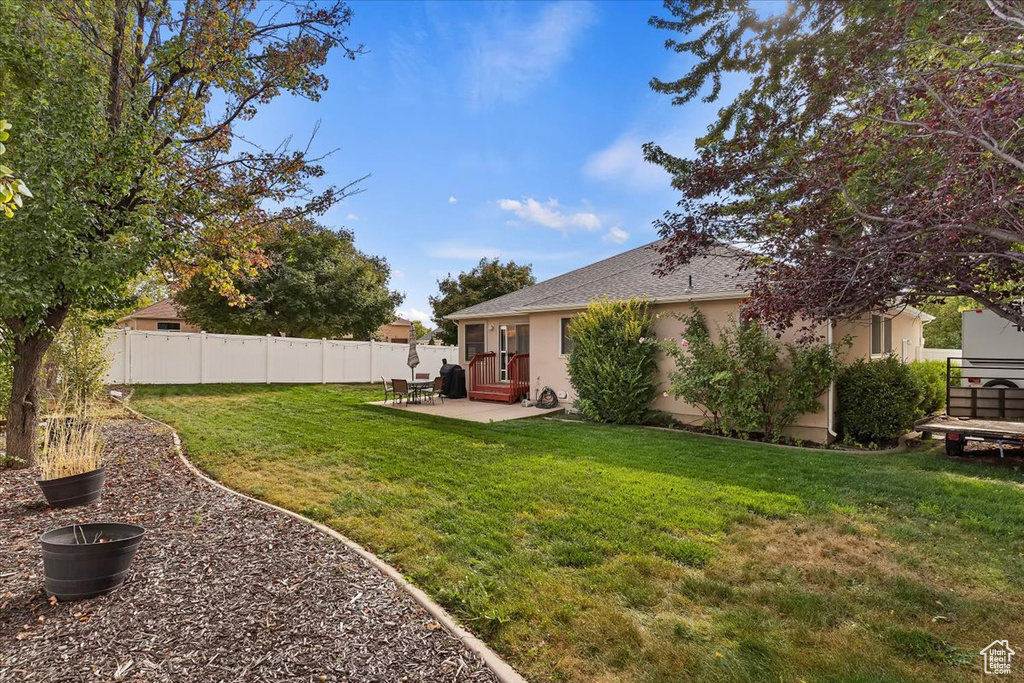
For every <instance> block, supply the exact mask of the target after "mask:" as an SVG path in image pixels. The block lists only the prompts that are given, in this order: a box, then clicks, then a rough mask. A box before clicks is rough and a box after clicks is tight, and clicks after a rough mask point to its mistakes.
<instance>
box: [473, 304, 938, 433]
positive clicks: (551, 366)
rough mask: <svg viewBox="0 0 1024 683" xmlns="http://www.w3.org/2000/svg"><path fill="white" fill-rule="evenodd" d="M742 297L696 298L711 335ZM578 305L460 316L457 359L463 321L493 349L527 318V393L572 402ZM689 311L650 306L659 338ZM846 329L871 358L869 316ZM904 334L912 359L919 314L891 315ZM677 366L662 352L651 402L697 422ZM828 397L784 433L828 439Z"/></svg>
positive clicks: (672, 334)
mask: <svg viewBox="0 0 1024 683" xmlns="http://www.w3.org/2000/svg"><path fill="white" fill-rule="evenodd" d="M741 301H742V300H741V299H731V300H716V301H697V302H695V303H696V304H697V306H698V308H700V310H701V311H702V312H703V313H704V316H705V317H706V318H707V321H708V327H709V329H710V331H711V335H712V337H713V338H716V339H717V337H718V332H719V330H720V329H721V328H722V327H724V326H726V325H728V324H729V319H730V316H731V317H733V318H735V317H736V316H738V315H739V304H740V302H741ZM579 310H581V309H577V310H571V311H555V312H547V313H534V314H532V315H530V316H515V317H502V318H488V319H483V320H463V321H460V322H459V356H460V360H459V362H460V363H462V364H463V365H466V364H467V363H468V359H466V358H465V330H464V327H465V325H466V324H472V323H483V324H484V330H485V335H484V336H485V343H486V349H485V350H487V351H496V350H497V348H498V327H499V326H500V325H503V324H508V325H511V324H522V323H526V322H528V323H529V325H530V375H531V395H532V396H533V397H534V398H535V397H536V396H537V394H538V392H539V391H540V389H541V388H542V387H545V386H548V387H551V388H552V389H554V390H555V391H556V392H558V393H559V395H560V396H562V395H564V396H566V398H565V399H563V403H571V402H572V401H574V400H575V398H576V396H575V392H574V391H573V389H572V384H571V383H570V382H569V373H568V369H567V366H566V358H565V357H564V356H562V355H561V322H560V321H561V319H562V318H564V317H571V316H572V315H574V314H576V313H578V312H579ZM689 311H690V304H689V303H680V304H659V305H656V306H655V307H654V313H655V315H656V316H657V317H656V321H655V331H656V333H657V336H658V338H659V339H660V340H663V341H664V340H681V339H682V336H683V329H684V325H683V323H682V322H681V321H680V320H679V319H678V316H679V315H685V314H686V313H689ZM800 328H801V326H800V325H796V326H794V327H793V328H791V329H790V330H788V331H787V332H785V333H784V334H783V335H782V338H781V341H782V342H783V343H789V342H794V341H796V340H797V338H798V337H799V336H800V334H801V329H800ZM819 333H820V334H821V335H822V336H824V334H825V330H824V328H819ZM846 335H849V336H850V337H851V339H852V342H853V346H852V347H851V348H849V349H848V350H847V351H846V352H845V360H846V361H847V362H851V361H853V360H855V359H857V358H870V348H871V347H870V344H871V318H870V316H863V317H862V318H859V319H856V320H851V321H843V322H839V323H836V324H835V325H834V328H833V339H834V341H836V342H839V341H840V340H842V339H843V337H844V336H846ZM902 339H908V340H909V341H908V346H907V356H908V358H907V360H908V361H913V360H916V358H917V354H918V353H919V351H918V349H920V347H921V346H922V341H923V339H922V324H921V321H920V320H919V319H916V318H914V317H913V316H911V315H909V314H906V313H902V314H899V315H896V316H894V318H893V325H892V341H893V348H894V350H895V351H896V353H897V355H899V354H900V350H901V340H902ZM674 369H675V362H674V361H673V360H672V358H670V357H669V356H667V355H662V357H661V358H659V361H658V371H659V375H660V376H661V378H662V385H661V387H660V390H659V392H660V395H659V396H658V398H657V399H656V400H655V403H654V408H655V409H657V410H663V411H665V412H668V413H671V414H672V415H674V416H675V417H676V419H678V420H680V421H683V422H687V423H690V424H701V423H703V421H704V417H703V415H702V414H701V412H700V410H699V409H697V408H696V407H694V406H691V405H689V404H687V403H686V402H684V401H680V400H677V399H675V398H673V397H672V396H671V395H670V394H669V395H666V394H667V393H668V375H669V373H670V372H671V371H672V370H674ZM827 401H828V397H827V396H826V395H822V396H821V397H820V398H819V400H818V402H819V404H820V405H821V408H822V409H821V410H820V411H819V412H817V413H807V414H804V415H801V416H800V417H799V418H797V420H796V423H795V424H794V425H793V426H792V427H790V429H789V430H788V435H789V436H791V437H793V438H797V439H805V440H810V441H817V442H827V441H828V440H829V438H830V437H829V435H828V415H827V412H826V405H827Z"/></svg>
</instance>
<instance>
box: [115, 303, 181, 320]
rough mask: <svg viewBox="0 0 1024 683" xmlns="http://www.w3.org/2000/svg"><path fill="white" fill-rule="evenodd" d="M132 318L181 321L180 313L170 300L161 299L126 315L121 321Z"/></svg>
mask: <svg viewBox="0 0 1024 683" xmlns="http://www.w3.org/2000/svg"><path fill="white" fill-rule="evenodd" d="M132 318H144V319H147V320H154V319H157V318H159V319H160V320H181V319H182V317H181V313H179V312H178V307H177V306H176V305H175V303H174V301H172V300H171V299H162V300H160V301H157V302H156V303H155V304H152V305H150V306H146V307H145V308H140V309H139V310H137V311H135V312H134V313H130V314H129V315H126V316H125V317H124V318H122V319H121V320H131V319H132Z"/></svg>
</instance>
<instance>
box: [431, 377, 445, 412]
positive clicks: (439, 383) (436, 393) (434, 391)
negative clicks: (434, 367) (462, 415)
mask: <svg viewBox="0 0 1024 683" xmlns="http://www.w3.org/2000/svg"><path fill="white" fill-rule="evenodd" d="M443 386H444V377H441V376H440V375H439V376H437V377H435V378H434V386H432V387H431V388H430V393H429V394H427V398H429V399H430V403H431V405H433V403H434V398H435V397H437V398H440V399H441V405H444V395H443V394H442V393H441V388H442V387H443Z"/></svg>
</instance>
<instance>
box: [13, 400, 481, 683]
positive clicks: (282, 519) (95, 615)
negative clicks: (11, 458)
mask: <svg viewBox="0 0 1024 683" xmlns="http://www.w3.org/2000/svg"><path fill="white" fill-rule="evenodd" d="M104 434H105V438H106V441H107V444H108V449H107V454H106V459H105V465H106V468H107V482H106V486H105V488H104V494H103V500H102V502H100V503H98V504H95V505H93V506H89V507H85V508H76V509H72V510H64V511H61V510H50V509H48V508H47V507H46V506H45V503H44V502H43V498H42V494H41V492H40V491H39V489H38V487H37V486H36V484H35V481H34V479H35V473H34V472H32V471H30V470H0V681H19V682H20V681H46V682H48V683H50V682H55V681H149V682H156V681H175V682H178V681H182V682H184V681H189V682H192V681H314V682H315V681H388V682H391V681H494V680H495V678H494V676H493V675H492V674H491V673H490V671H488V670H487V669H486V668H485V667H484V665H483V663H482V662H481V661H480V660H479V659H478V658H477V657H476V656H475V655H473V654H472V653H471V652H469V651H467V650H466V649H465V648H464V647H463V646H462V644H461V643H460V642H459V641H458V640H456V639H455V638H454V637H452V636H451V635H450V634H449V633H448V632H447V631H446V630H445V629H443V628H442V627H440V626H439V625H438V624H437V622H435V621H434V620H433V619H431V618H430V616H429V615H428V614H427V613H426V612H424V611H423V610H422V609H421V608H420V607H419V606H418V605H417V604H416V603H415V602H413V600H412V599H411V598H410V597H409V596H408V595H407V594H406V593H405V592H403V591H402V590H401V589H399V588H398V587H397V586H396V585H395V584H394V583H393V582H392V581H391V580H390V579H387V578H386V577H384V576H382V575H381V574H380V573H379V572H377V571H376V570H374V569H372V568H371V567H370V566H369V565H368V564H366V562H365V561H363V560H362V558H360V557H359V556H358V555H356V554H354V553H353V552H351V551H350V550H348V549H347V548H346V547H345V546H344V545H342V544H341V543H338V542H336V541H334V540H332V539H330V538H328V537H326V536H325V535H323V534H322V533H320V532H319V531H317V530H315V529H313V528H311V527H309V526H308V525H306V524H303V523H301V522H299V521H298V520H295V519H292V518H291V517H288V516H286V515H283V514H280V513H278V512H275V511H273V510H269V509H267V508H265V507H263V506H261V505H258V504H256V503H253V502H251V501H246V500H242V499H239V498H237V497H235V496H232V495H230V494H228V493H226V492H223V491H219V490H217V489H215V488H213V487H212V486H210V485H208V484H206V483H204V482H202V481H201V480H199V479H197V478H195V477H194V476H192V475H191V474H190V473H189V472H188V471H187V470H186V469H185V468H184V466H183V465H182V464H181V463H180V462H179V461H178V459H177V457H176V455H175V453H174V451H173V447H172V441H171V438H170V435H169V434H168V433H167V432H166V430H163V429H162V428H160V427H157V426H154V425H152V424H151V423H148V422H144V421H139V420H115V421H111V422H108V423H107V424H106V426H105V428H104ZM87 521H121V522H130V523H134V524H141V525H142V526H145V527H146V528H147V530H148V533H147V535H146V538H145V539H144V540H143V542H142V546H141V548H140V549H139V553H138V555H137V556H136V558H135V561H134V563H133V565H132V571H131V573H130V574H129V575H128V578H127V580H126V582H125V584H124V585H123V586H122V587H121V588H120V589H119V590H117V591H116V592H114V593H113V594H111V595H107V596H104V597H100V598H94V599H92V600H85V601H81V602H72V603H59V604H56V605H51V604H50V603H49V602H48V601H47V599H46V596H45V594H44V592H43V566H42V558H41V554H40V547H39V535H40V534H41V533H42V532H43V531H45V530H47V529H51V528H54V527H58V526H64V525H68V524H72V523H76V522H87Z"/></svg>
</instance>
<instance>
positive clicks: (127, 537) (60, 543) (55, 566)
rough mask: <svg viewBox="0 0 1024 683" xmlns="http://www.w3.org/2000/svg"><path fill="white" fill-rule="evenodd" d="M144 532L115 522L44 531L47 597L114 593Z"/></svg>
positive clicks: (59, 597) (64, 598) (141, 529)
mask: <svg viewBox="0 0 1024 683" xmlns="http://www.w3.org/2000/svg"><path fill="white" fill-rule="evenodd" d="M145 533H146V530H145V529H144V528H142V527H141V526H136V525H134V524H117V523H115V522H101V523H97V524H75V525H74V526H65V527H61V528H59V529H53V530H51V531H47V532H46V533H45V534H43V535H42V537H40V541H41V542H42V545H43V574H44V575H45V577H46V595H47V596H56V597H57V599H58V600H61V601H70V600H82V599H84V598H91V597H95V596H97V595H104V594H106V593H109V592H111V591H113V590H114V589H115V588H117V587H118V586H120V585H121V584H122V583H123V582H124V577H125V576H126V575H127V574H128V568H129V567H130V566H131V564H132V559H133V558H134V557H135V551H136V550H138V549H139V544H140V543H142V537H143V535H144V534H145ZM83 539H84V540H85V541H87V542H86V543H83V542H82V541H83ZM97 540H103V541H104V542H103V543H99V542H96V541H97ZM76 541H77V542H76Z"/></svg>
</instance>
